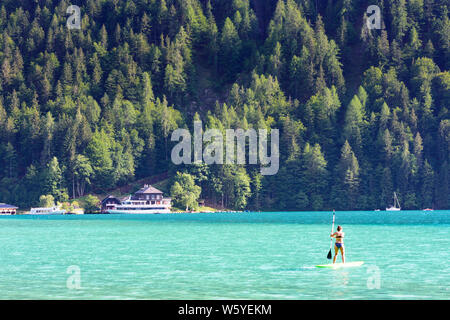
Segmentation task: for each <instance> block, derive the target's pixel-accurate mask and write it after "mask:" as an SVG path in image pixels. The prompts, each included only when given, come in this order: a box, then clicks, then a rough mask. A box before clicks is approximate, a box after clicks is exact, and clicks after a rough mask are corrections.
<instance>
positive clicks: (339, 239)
mask: <svg viewBox="0 0 450 320" xmlns="http://www.w3.org/2000/svg"><path fill="white" fill-rule="evenodd" d="M344 236H345V233H344V232H343V231H342V227H341V226H338V227H337V231H336V232H335V233H332V234H331V235H330V237H332V238H336V242H335V244H334V257H333V263H335V262H336V257H337V255H338V252H339V250H340V251H341V255H342V263H345V248H344Z"/></svg>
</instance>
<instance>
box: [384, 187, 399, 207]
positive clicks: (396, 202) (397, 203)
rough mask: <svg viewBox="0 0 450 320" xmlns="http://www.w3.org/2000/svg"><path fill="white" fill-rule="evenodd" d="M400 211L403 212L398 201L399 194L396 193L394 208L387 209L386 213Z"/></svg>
mask: <svg viewBox="0 0 450 320" xmlns="http://www.w3.org/2000/svg"><path fill="white" fill-rule="evenodd" d="M397 205H398V206H397ZM400 210H401V208H400V202H399V201H398V198H397V194H396V193H395V192H394V206H393V207H389V208H386V211H400Z"/></svg>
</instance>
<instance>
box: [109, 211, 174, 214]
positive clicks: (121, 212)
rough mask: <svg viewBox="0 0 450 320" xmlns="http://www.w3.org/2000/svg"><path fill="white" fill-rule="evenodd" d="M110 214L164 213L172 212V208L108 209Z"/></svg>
mask: <svg viewBox="0 0 450 320" xmlns="http://www.w3.org/2000/svg"><path fill="white" fill-rule="evenodd" d="M106 212H107V213H109V214H162V213H170V210H107V211H106Z"/></svg>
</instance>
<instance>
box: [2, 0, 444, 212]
mask: <svg viewBox="0 0 450 320" xmlns="http://www.w3.org/2000/svg"><path fill="white" fill-rule="evenodd" d="M69 5H78V6H79V7H80V8H81V29H80V30H76V29H72V30H70V29H68V28H67V26H66V22H67V19H68V17H69V14H67V13H66V9H67V7H68V6H69ZM369 5H378V6H379V7H380V9H381V19H382V21H381V29H369V28H367V26H366V23H365V21H366V19H367V16H368V15H369V14H368V13H366V10H367V7H368V6H369ZM448 9H449V5H448V1H445V0H409V1H406V0H371V1H365V0H320V1H317V0H315V1H314V0H278V1H276V0H86V1H76V0H71V1H68V0H62V1H57V0H2V1H1V2H0V69H1V70H0V128H1V130H0V155H1V157H0V202H6V203H11V204H16V205H19V206H21V207H30V206H34V205H36V204H37V203H38V202H39V198H40V196H41V195H52V196H53V197H54V199H55V200H56V201H60V202H63V201H69V200H71V199H75V198H79V197H82V196H85V195H87V194H90V193H95V194H106V193H108V191H110V190H112V189H114V188H117V187H120V186H124V185H127V184H130V183H132V182H134V181H136V180H138V179H142V178H145V177H151V176H154V175H158V174H161V173H167V174H168V176H169V177H170V184H169V186H171V187H169V188H168V189H167V190H165V191H166V192H168V193H170V192H172V195H173V197H174V201H175V204H177V201H178V202H182V201H183V200H182V199H178V198H177V197H178V195H181V194H183V193H186V192H189V190H185V189H195V198H202V199H206V200H207V202H208V203H211V204H215V205H216V206H224V207H226V208H232V209H236V210H244V209H246V210H330V209H336V210H373V209H377V208H380V209H384V208H386V207H387V206H389V205H392V202H393V200H392V197H393V193H394V192H396V193H397V195H398V197H399V200H400V203H401V205H402V209H423V208H434V209H448V208H449V207H450V192H449V179H450V157H449V156H450V113H449V106H450V73H449V67H450V21H449V12H448ZM194 119H197V120H200V119H201V120H202V123H203V127H204V128H205V129H206V128H215V129H219V130H221V131H222V132H224V130H225V129H228V128H231V129H234V128H242V129H249V128H257V129H261V128H263V129H268V130H270V129H279V130H280V140H279V142H280V144H279V146H280V147H279V149H280V168H279V171H278V173H277V174H275V175H272V176H269V175H268V176H263V175H261V173H260V170H259V169H260V168H259V166H257V165H231V164H225V165H211V166H207V165H185V166H176V165H174V164H173V163H172V161H171V150H172V148H173V146H174V144H175V143H174V142H172V141H171V133H172V132H173V130H175V129H177V128H188V129H189V130H191V131H192V129H193V122H194ZM200 188H201V189H200ZM200 192H201V193H200ZM194 200H195V199H194ZM180 207H182V206H180Z"/></svg>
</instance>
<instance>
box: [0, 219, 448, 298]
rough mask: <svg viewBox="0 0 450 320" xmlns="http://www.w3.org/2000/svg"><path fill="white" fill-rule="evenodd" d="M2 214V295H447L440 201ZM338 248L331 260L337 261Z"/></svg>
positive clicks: (445, 234)
mask: <svg viewBox="0 0 450 320" xmlns="http://www.w3.org/2000/svg"><path fill="white" fill-rule="evenodd" d="M331 222H332V213H330V212H267V213H256V212H255V213H204V214H203V213H202V214H166V215H79V216H69V215H68V216H3V217H0V242H1V246H0V259H1V263H0V294H1V297H2V299H450V263H449V262H450V241H449V236H450V211H434V212H430V213H426V212H423V211H401V212H383V211H380V212H373V211H372V212H336V226H337V225H342V226H343V231H344V232H345V233H346V237H345V247H346V252H347V255H346V258H347V261H360V260H363V261H365V264H364V265H363V266H361V267H357V268H346V269H337V270H332V269H319V268H316V267H315V265H317V264H323V263H329V260H327V258H326V256H327V253H328V250H329V246H330V238H329V234H330V231H331ZM340 259H341V258H340V256H339V257H338V262H340Z"/></svg>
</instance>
